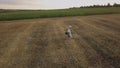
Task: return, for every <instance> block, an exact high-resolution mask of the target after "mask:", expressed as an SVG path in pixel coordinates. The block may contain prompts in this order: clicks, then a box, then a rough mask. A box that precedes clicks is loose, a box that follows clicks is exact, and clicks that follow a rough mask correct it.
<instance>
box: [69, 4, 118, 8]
mask: <svg viewBox="0 0 120 68" xmlns="http://www.w3.org/2000/svg"><path fill="white" fill-rule="evenodd" d="M98 7H120V4H117V3H114V4H113V5H111V4H110V3H108V4H107V5H91V6H81V7H72V8H70V9H74V8H98Z"/></svg>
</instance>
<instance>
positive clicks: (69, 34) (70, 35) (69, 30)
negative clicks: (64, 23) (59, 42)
mask: <svg viewBox="0 0 120 68" xmlns="http://www.w3.org/2000/svg"><path fill="white" fill-rule="evenodd" d="M67 32H68V36H69V37H70V38H72V32H71V29H70V28H68V29H67Z"/></svg>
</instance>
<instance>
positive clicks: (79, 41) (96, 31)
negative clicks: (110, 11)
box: [0, 14, 120, 68]
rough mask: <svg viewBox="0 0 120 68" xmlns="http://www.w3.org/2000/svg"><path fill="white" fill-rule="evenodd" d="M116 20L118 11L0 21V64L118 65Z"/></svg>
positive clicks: (45, 67)
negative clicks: (69, 32)
mask: <svg viewBox="0 0 120 68" xmlns="http://www.w3.org/2000/svg"><path fill="white" fill-rule="evenodd" d="M119 21H120V15H119V14H118V15H116V14H115V15H96V16H82V17H65V18H50V19H49V18H48V19H33V20H20V21H1V22H0V68H120V50H119V49H120V46H119V44H120V42H119V40H120V27H119V25H120V23H119ZM114 22H115V23H114ZM68 25H72V32H73V38H72V39H69V38H67V37H66V35H65V30H66V27H67V26H68Z"/></svg>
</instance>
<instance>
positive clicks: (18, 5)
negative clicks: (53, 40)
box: [0, 0, 120, 9]
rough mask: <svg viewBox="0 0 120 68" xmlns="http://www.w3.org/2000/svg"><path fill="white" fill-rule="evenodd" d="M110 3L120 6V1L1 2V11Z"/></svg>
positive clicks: (12, 0)
mask: <svg viewBox="0 0 120 68" xmlns="http://www.w3.org/2000/svg"><path fill="white" fill-rule="evenodd" d="M108 3H110V4H114V3H118V4H120V0H0V9H64V8H70V7H80V6H89V5H94V4H95V5H98V4H99V5H104V4H108Z"/></svg>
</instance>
